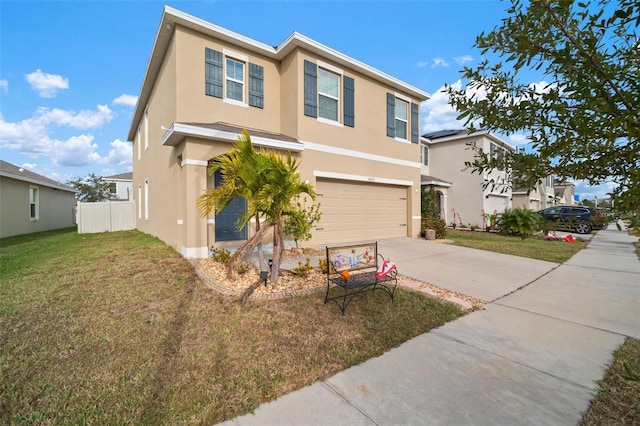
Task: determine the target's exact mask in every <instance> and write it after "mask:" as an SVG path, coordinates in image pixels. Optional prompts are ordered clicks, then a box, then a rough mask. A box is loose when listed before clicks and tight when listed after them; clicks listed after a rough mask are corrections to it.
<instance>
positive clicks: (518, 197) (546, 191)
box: [513, 175, 562, 211]
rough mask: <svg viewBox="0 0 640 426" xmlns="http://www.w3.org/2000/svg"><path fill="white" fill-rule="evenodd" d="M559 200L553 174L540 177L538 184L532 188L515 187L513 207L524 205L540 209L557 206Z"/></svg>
mask: <svg viewBox="0 0 640 426" xmlns="http://www.w3.org/2000/svg"><path fill="white" fill-rule="evenodd" d="M558 202H559V197H556V191H555V188H554V178H553V176H552V175H549V176H546V177H545V178H544V179H540V180H539V181H538V184H537V185H536V186H535V187H534V188H532V189H530V190H526V189H521V188H514V190H513V207H523V208H527V209H529V210H534V211H538V210H542V209H546V208H547V207H551V206H555V205H556V204H558ZM561 204H562V203H561Z"/></svg>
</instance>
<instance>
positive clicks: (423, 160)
mask: <svg viewBox="0 0 640 426" xmlns="http://www.w3.org/2000/svg"><path fill="white" fill-rule="evenodd" d="M425 154H426V155H425ZM420 164H422V165H423V166H428V165H429V147H428V146H427V145H424V144H421V145H420Z"/></svg>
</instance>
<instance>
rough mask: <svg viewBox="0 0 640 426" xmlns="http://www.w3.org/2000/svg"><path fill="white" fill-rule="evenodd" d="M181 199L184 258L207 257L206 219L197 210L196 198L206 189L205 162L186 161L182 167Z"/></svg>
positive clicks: (182, 250)
mask: <svg viewBox="0 0 640 426" xmlns="http://www.w3.org/2000/svg"><path fill="white" fill-rule="evenodd" d="M182 177H183V185H182V188H183V189H182V190H183V192H184V193H183V194H182V199H183V200H184V206H183V209H182V210H183V211H184V217H183V218H182V220H183V224H182V225H178V226H183V227H184V230H183V236H184V237H183V244H184V245H183V247H182V249H181V252H182V255H183V256H184V257H200V258H202V257H207V256H208V255H209V247H208V241H207V217H203V216H202V213H201V212H200V209H199V208H198V197H200V195H201V194H202V193H203V192H204V191H205V190H206V189H207V162H206V161H200V160H190V161H189V160H187V161H184V162H183V165H182Z"/></svg>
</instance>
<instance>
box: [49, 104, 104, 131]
mask: <svg viewBox="0 0 640 426" xmlns="http://www.w3.org/2000/svg"><path fill="white" fill-rule="evenodd" d="M96 108H97V110H96V111H90V110H82V111H80V112H78V113H76V112H74V111H67V110H63V109H58V108H54V109H51V110H50V109H48V108H39V109H38V113H39V114H40V117H39V118H40V119H41V120H43V121H45V122H46V123H51V124H55V125H58V126H69V127H73V128H76V129H90V128H96V127H100V126H102V125H103V124H105V123H108V122H109V121H111V120H112V119H113V117H114V114H113V112H112V111H111V110H110V109H109V107H108V106H107V105H98V106H97V107H96Z"/></svg>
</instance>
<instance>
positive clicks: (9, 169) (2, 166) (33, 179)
mask: <svg viewBox="0 0 640 426" xmlns="http://www.w3.org/2000/svg"><path fill="white" fill-rule="evenodd" d="M0 176H3V177H7V178H11V179H16V180H20V181H23V182H28V183H33V184H36V185H41V186H47V187H49V188H54V189H59V190H62V191H69V192H74V193H75V192H78V191H77V190H75V189H74V188H71V187H68V186H66V185H62V184H61V183H58V182H56V181H55V180H53V179H49V178H47V177H44V176H42V175H39V174H37V173H33V172H31V171H29V170H27V169H24V168H22V167H18V166H16V165H14V164H11V163H7V162H6V161H3V160H0Z"/></svg>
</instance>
